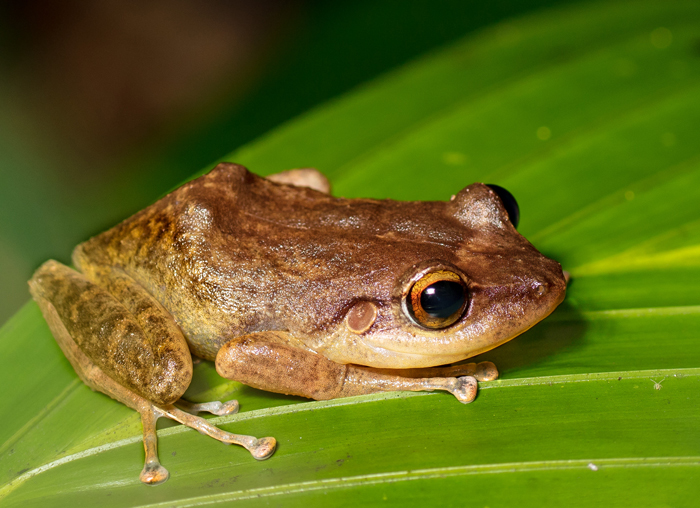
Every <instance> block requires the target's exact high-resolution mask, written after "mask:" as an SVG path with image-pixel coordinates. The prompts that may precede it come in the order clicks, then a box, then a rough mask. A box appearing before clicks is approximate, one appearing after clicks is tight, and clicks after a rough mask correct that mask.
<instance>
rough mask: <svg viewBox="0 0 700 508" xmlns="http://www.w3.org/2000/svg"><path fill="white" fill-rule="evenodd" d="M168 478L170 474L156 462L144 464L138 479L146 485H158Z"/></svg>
mask: <svg viewBox="0 0 700 508" xmlns="http://www.w3.org/2000/svg"><path fill="white" fill-rule="evenodd" d="M169 477H170V473H168V470H167V469H165V468H164V467H163V466H161V465H160V462H158V461H157V460H155V461H149V462H146V464H145V465H144V466H143V470H142V471H141V474H140V475H139V479H140V480H141V481H142V482H143V483H145V484H147V485H159V484H161V483H163V482H164V481H165V480H167V479H168V478H169Z"/></svg>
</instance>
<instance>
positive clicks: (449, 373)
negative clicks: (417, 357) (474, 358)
mask: <svg viewBox="0 0 700 508" xmlns="http://www.w3.org/2000/svg"><path fill="white" fill-rule="evenodd" d="M366 369H368V370H371V371H372V372H377V373H380V374H393V375H395V376H402V377H460V376H473V377H474V378H476V380H477V381H493V380H495V379H498V369H497V368H496V366H495V365H494V364H493V362H488V361H487V362H479V363H460V364H457V365H449V366H447V367H425V368H420V369H373V368H370V367H366Z"/></svg>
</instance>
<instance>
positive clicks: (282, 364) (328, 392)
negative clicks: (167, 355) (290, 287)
mask: <svg viewBox="0 0 700 508" xmlns="http://www.w3.org/2000/svg"><path fill="white" fill-rule="evenodd" d="M285 335H286V334H284V333H282V332H258V333H253V334H249V335H245V336H243V337H239V338H236V339H232V340H230V341H229V342H227V343H226V344H224V346H223V347H222V348H221V349H220V350H219V353H218V354H217V356H216V370H217V372H218V373H219V374H220V375H221V376H223V377H225V378H228V379H235V380H236V381H240V382H242V383H245V384H247V385H250V386H252V387H254V388H260V389H262V390H268V391H272V392H278V393H285V394H288V395H301V396H302V397H309V398H311V399H316V400H328V399H335V398H340V397H350V396H353V395H364V394H368V393H376V392H387V391H401V390H407V391H433V390H444V391H448V392H450V393H452V394H453V395H454V396H455V397H457V399H458V400H459V401H460V402H463V403H468V402H471V401H472V400H474V398H475V397H476V391H477V380H476V379H475V378H474V377H473V376H462V377H426V378H412V377H404V376H398V375H395V374H390V373H387V372H389V371H381V372H380V371H378V369H369V368H366V367H361V366H358V365H343V364H340V363H336V362H333V361H331V360H328V359H327V358H326V357H324V356H322V355H319V354H316V353H314V352H311V351H307V350H304V349H301V348H299V347H294V346H293V345H290V344H289V343H285V340H286V337H285Z"/></svg>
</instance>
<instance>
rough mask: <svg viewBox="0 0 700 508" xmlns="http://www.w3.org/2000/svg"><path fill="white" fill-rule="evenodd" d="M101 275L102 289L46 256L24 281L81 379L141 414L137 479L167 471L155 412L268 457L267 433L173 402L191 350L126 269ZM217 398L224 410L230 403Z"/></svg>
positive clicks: (152, 479) (184, 382)
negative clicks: (239, 429)
mask: <svg viewBox="0 0 700 508" xmlns="http://www.w3.org/2000/svg"><path fill="white" fill-rule="evenodd" d="M101 283H103V285H104V286H105V287H106V288H108V289H109V291H108V290H107V289H104V288H103V287H102V286H98V285H97V284H94V283H93V282H91V281H90V280H88V279H87V278H86V277H85V276H84V275H82V274H80V273H78V272H76V271H75V270H72V269H70V268H68V267H67V266H64V265H61V264H60V263H57V262H55V261H49V262H47V263H44V265H42V266H41V267H40V268H39V269H38V270H37V271H36V273H35V274H34V277H33V278H32V280H31V281H30V282H29V286H30V292H31V293H32V296H33V297H34V299H35V300H36V301H37V303H38V304H39V307H40V308H41V311H42V313H43V314H44V317H45V319H46V321H47V323H48V324H49V328H51V331H52V333H53V335H54V337H55V339H56V341H57V342H58V344H59V346H60V347H61V349H62V350H63V353H64V354H65V355H66V358H68V360H69V361H70V363H71V365H72V366H73V368H74V369H75V371H76V373H77V374H78V376H79V377H80V378H81V379H82V380H83V382H85V384H87V385H88V386H89V387H90V388H92V389H93V390H97V391H100V392H102V393H105V394H106V395H109V396H110V397H112V398H113V399H116V400H118V401H120V402H122V403H123V404H125V405H127V406H128V407H130V408H132V409H135V410H136V411H138V412H139V413H140V414H141V421H142V424H143V442H144V449H145V452H146V461H145V466H144V468H143V471H142V472H141V477H140V478H141V481H143V482H144V483H148V484H151V485H155V484H158V483H162V482H164V481H165V480H167V479H168V472H167V470H166V469H165V468H163V467H162V466H161V465H160V462H159V461H158V451H157V437H156V421H157V419H158V418H160V417H162V416H166V417H168V418H172V419H174V420H176V421H179V422H181V423H183V424H185V425H187V426H189V427H192V428H194V429H196V430H198V431H199V432H202V433H204V434H207V435H209V436H211V437H214V438H215V439H218V440H220V441H222V442H224V443H235V444H239V445H241V446H243V447H245V448H246V449H248V450H249V451H250V452H251V453H252V454H253V456H254V457H255V458H257V459H263V458H267V457H269V456H270V455H271V454H272V452H273V451H274V448H275V440H274V439H273V438H264V439H260V440H258V439H256V438H255V437H252V436H240V435H236V434H230V433H228V432H224V431H222V430H219V429H217V428H215V427H213V426H212V425H210V424H209V423H208V422H207V421H206V420H204V419H202V418H198V417H196V416H192V415H189V414H187V413H185V412H183V411H180V410H179V409H177V408H176V407H174V406H173V405H172V402H174V401H176V400H177V399H178V398H179V397H180V396H181V395H182V393H184V391H185V389H186V388H187V386H188V385H189V383H190V380H191V377H192V357H191V355H190V353H189V349H188V347H187V343H186V342H185V339H184V337H183V336H182V333H181V332H180V330H179V328H178V327H177V325H176V324H175V323H174V321H173V320H172V318H171V317H170V316H169V314H167V312H166V311H165V310H164V309H163V308H162V307H161V306H160V304H158V302H156V301H155V300H153V298H152V297H151V296H150V295H149V294H148V293H147V292H146V291H145V290H144V289H143V288H141V286H138V285H137V284H136V283H134V282H133V281H132V280H131V279H129V278H128V277H126V276H123V275H118V274H112V275H110V276H109V277H108V278H107V279H105V280H101ZM221 406H222V407H221V408H220V410H221V411H224V412H225V411H230V410H231V409H233V407H234V405H233V404H231V403H228V404H222V405H221ZM211 409H215V408H214V407H213V406H212V407H211Z"/></svg>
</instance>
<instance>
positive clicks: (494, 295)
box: [351, 276, 566, 368]
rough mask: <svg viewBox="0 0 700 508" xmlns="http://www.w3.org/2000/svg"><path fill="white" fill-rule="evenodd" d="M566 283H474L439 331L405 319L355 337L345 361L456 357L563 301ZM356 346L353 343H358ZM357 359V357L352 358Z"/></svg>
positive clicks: (408, 362) (417, 361) (390, 362)
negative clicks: (459, 314)
mask: <svg viewBox="0 0 700 508" xmlns="http://www.w3.org/2000/svg"><path fill="white" fill-rule="evenodd" d="M565 293H566V283H565V281H564V278H563V276H562V277H561V281H559V280H555V281H554V282H553V283H546V284H545V283H537V284H528V285H525V286H524V285H522V284H521V285H517V286H516V285H511V286H498V287H497V288H494V287H481V288H480V287H477V285H474V293H473V298H472V300H471V302H470V306H469V309H468V311H467V312H466V313H465V315H464V316H463V318H462V319H461V320H460V321H459V322H457V323H455V324H454V325H453V326H450V327H448V328H446V329H444V330H426V329H422V328H419V327H417V326H416V325H415V324H413V323H411V326H410V327H408V328H403V329H396V328H394V329H391V330H386V331H378V332H376V333H373V332H372V330H369V331H368V333H366V334H362V335H360V336H358V337H357V339H358V341H360V342H361V343H362V344H363V346H364V347H362V348H361V349H364V351H363V352H362V353H361V354H360V355H358V356H360V357H361V358H357V360H354V359H353V360H351V363H360V364H363V365H368V366H371V367H382V368H420V367H433V366H437V365H445V364H449V363H454V362H458V361H461V360H464V359H466V358H471V357H473V356H476V355H479V354H481V353H484V352H486V351H489V350H491V349H494V348H496V347H498V346H500V345H502V344H505V343H506V342H508V341H510V340H513V339H514V338H516V337H517V336H518V335H521V334H522V333H524V332H526V331H527V330H529V329H530V328H532V327H533V326H535V325H536V324H537V323H539V322H540V321H542V320H543V319H545V318H546V317H547V316H549V315H550V314H551V313H552V312H553V311H554V309H556V308H557V306H558V305H559V304H560V303H561V302H562V301H563V300H564V297H565ZM358 345H359V344H358ZM358 360H359V361H358Z"/></svg>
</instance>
